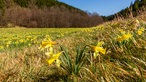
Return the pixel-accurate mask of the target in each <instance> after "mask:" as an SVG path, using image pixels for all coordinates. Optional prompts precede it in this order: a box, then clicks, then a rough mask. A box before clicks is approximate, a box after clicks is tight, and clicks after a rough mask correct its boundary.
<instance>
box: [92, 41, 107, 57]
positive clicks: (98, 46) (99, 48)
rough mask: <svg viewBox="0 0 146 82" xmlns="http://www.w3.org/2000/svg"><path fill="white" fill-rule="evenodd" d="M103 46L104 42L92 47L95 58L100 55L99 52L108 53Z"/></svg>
mask: <svg viewBox="0 0 146 82" xmlns="http://www.w3.org/2000/svg"><path fill="white" fill-rule="evenodd" d="M103 44H104V42H103V41H101V42H98V44H97V45H96V46H90V47H91V48H92V50H93V51H94V53H93V55H94V58H96V57H97V56H98V55H99V52H100V53H102V54H105V53H106V49H104V48H103V47H102V45H103Z"/></svg>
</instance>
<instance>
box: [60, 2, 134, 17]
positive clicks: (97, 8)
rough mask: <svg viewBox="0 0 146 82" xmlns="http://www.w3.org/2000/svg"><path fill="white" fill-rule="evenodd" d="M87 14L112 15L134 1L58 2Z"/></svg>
mask: <svg viewBox="0 0 146 82" xmlns="http://www.w3.org/2000/svg"><path fill="white" fill-rule="evenodd" d="M58 1H61V2H64V3H67V4H69V5H71V6H74V7H76V8H79V9H81V10H84V11H88V12H91V13H93V12H97V13H98V14H99V15H104V16H108V15H112V14H114V13H116V12H118V11H120V10H122V9H124V8H126V7H128V6H129V5H130V4H131V2H134V1H135V0H58Z"/></svg>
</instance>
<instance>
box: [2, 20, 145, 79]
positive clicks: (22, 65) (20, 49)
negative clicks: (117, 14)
mask: <svg viewBox="0 0 146 82" xmlns="http://www.w3.org/2000/svg"><path fill="white" fill-rule="evenodd" d="M142 18H143V17H137V18H134V19H126V20H119V21H112V22H107V23H104V24H102V25H99V26H95V27H91V28H29V29H28V28H0V81H2V82H146V37H145V36H146V32H145V29H146V20H145V19H142Z"/></svg>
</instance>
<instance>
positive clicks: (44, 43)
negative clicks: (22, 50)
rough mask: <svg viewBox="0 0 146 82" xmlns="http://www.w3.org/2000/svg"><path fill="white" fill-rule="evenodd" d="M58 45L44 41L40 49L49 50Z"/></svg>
mask: <svg viewBox="0 0 146 82" xmlns="http://www.w3.org/2000/svg"><path fill="white" fill-rule="evenodd" d="M55 44H57V43H56V42H53V41H43V42H42V44H41V46H40V47H39V49H41V50H42V49H45V48H48V47H52V46H53V45H55Z"/></svg>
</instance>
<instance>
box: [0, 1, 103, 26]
mask: <svg viewBox="0 0 146 82" xmlns="http://www.w3.org/2000/svg"><path fill="white" fill-rule="evenodd" d="M0 19H1V20H0V26H7V25H8V24H12V25H18V26H23V27H40V28H44V27H91V26H96V25H98V24H100V23H102V22H103V20H102V17H100V16H99V15H98V14H97V13H88V12H84V11H81V10H80V9H77V8H74V7H72V6H69V5H67V4H65V3H62V2H58V1H57V0H0Z"/></svg>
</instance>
